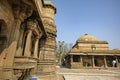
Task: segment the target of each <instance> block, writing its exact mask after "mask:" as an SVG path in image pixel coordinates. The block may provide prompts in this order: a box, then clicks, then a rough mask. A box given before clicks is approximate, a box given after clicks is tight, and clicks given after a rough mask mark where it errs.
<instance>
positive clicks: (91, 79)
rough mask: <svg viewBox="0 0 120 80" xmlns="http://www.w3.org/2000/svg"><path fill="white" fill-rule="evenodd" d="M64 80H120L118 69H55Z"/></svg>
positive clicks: (119, 70)
mask: <svg viewBox="0 0 120 80" xmlns="http://www.w3.org/2000/svg"><path fill="white" fill-rule="evenodd" d="M57 74H61V75H64V78H65V80H120V69H109V70H107V69H67V68H59V69H57Z"/></svg>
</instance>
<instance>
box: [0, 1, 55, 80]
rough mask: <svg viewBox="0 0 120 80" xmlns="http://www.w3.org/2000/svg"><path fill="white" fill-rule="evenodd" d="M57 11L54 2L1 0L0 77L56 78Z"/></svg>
mask: <svg viewBox="0 0 120 80" xmlns="http://www.w3.org/2000/svg"><path fill="white" fill-rule="evenodd" d="M55 13H56V8H55V6H54V4H53V3H52V2H44V1H43V0H0V80H25V79H26V78H27V77H28V76H30V75H33V74H37V75H38V76H40V77H41V78H42V76H45V75H48V76H50V80H57V76H56V75H55V49H56V26H55V23H54V14H55ZM51 74H52V75H51ZM42 80H49V77H47V78H46V77H44V78H43V79H42Z"/></svg>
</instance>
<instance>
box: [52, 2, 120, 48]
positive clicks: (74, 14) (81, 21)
mask: <svg viewBox="0 0 120 80" xmlns="http://www.w3.org/2000/svg"><path fill="white" fill-rule="evenodd" d="M51 1H52V2H53V3H54V4H55V6H56V8H57V14H56V15H55V24H56V27H57V41H65V43H73V44H75V42H76V40H77V39H78V38H79V37H81V36H83V35H84V34H86V33H87V34H90V35H93V36H95V37H97V38H98V39H99V40H102V41H108V43H109V48H110V49H114V48H119V49H120V0H51Z"/></svg>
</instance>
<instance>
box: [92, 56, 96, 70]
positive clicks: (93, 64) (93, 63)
mask: <svg viewBox="0 0 120 80" xmlns="http://www.w3.org/2000/svg"><path fill="white" fill-rule="evenodd" d="M92 66H93V68H95V61H94V56H92Z"/></svg>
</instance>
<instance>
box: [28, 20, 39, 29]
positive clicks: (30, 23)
mask: <svg viewBox="0 0 120 80" xmlns="http://www.w3.org/2000/svg"><path fill="white" fill-rule="evenodd" d="M27 28H28V29H29V30H34V29H35V28H37V24H36V21H35V20H31V19H30V20H29V21H28V22H27Z"/></svg>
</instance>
